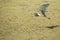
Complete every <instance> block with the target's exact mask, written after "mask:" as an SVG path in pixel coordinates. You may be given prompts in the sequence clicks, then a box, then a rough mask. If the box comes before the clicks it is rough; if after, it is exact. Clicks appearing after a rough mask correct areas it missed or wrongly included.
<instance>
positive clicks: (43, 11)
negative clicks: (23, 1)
mask: <svg viewBox="0 0 60 40" xmlns="http://www.w3.org/2000/svg"><path fill="white" fill-rule="evenodd" d="M48 6H49V3H47V4H43V5H41V6H40V11H41V12H42V14H43V15H44V17H46V15H45V11H46V8H47V7H48Z"/></svg>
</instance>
